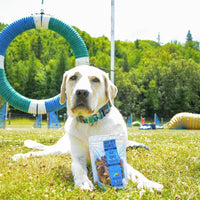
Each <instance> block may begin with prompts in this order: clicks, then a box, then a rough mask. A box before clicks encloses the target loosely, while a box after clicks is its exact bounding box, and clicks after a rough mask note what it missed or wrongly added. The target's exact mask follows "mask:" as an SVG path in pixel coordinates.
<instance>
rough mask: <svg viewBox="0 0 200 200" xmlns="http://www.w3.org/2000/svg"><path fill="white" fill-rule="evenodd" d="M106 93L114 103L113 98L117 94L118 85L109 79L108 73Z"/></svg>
mask: <svg viewBox="0 0 200 200" xmlns="http://www.w3.org/2000/svg"><path fill="white" fill-rule="evenodd" d="M105 90H106V91H105V93H106V97H107V98H108V100H109V101H110V104H111V105H112V100H113V99H114V98H115V97H116V96H117V92H118V90H117V87H116V86H115V85H114V84H113V83H112V82H111V81H110V80H109V78H108V75H107V74H106V76H105Z"/></svg>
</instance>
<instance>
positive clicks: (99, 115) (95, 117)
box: [76, 102, 111, 124]
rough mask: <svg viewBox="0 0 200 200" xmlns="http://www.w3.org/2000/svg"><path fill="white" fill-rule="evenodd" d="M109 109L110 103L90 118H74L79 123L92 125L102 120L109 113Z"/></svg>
mask: <svg viewBox="0 0 200 200" xmlns="http://www.w3.org/2000/svg"><path fill="white" fill-rule="evenodd" d="M110 107H111V105H110V102H108V103H107V104H106V105H104V106H103V107H102V108H100V109H99V111H98V112H97V113H96V114H94V115H92V116H91V117H88V118H85V117H83V116H78V117H76V120H77V121H78V122H80V123H85V124H93V123H94V122H97V121H98V120H99V119H103V118H104V117H105V116H106V115H107V114H108V113H109V112H110Z"/></svg>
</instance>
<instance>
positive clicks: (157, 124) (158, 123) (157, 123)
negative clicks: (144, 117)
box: [154, 113, 164, 129]
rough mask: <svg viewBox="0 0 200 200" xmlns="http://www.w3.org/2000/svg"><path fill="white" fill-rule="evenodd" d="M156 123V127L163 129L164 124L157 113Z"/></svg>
mask: <svg viewBox="0 0 200 200" xmlns="http://www.w3.org/2000/svg"><path fill="white" fill-rule="evenodd" d="M154 123H155V125H156V129H163V128H164V126H162V124H161V122H160V119H159V117H158V115H157V114H156V113H155V114H154Z"/></svg>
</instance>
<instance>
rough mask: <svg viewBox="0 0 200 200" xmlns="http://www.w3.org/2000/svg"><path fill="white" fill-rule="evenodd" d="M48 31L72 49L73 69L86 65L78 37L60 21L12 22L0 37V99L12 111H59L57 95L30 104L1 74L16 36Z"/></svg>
mask: <svg viewBox="0 0 200 200" xmlns="http://www.w3.org/2000/svg"><path fill="white" fill-rule="evenodd" d="M35 28H40V29H49V30H53V31H55V32H57V33H59V34H60V35H62V36H63V37H64V38H65V39H66V40H67V42H68V43H69V44H70V46H71V47H72V49H73V52H74V54H75V59H76V66H78V65H83V64H89V57H88V51H87V48H86V45H85V43H84V41H83V40H82V38H81V37H80V35H79V34H78V33H77V32H76V31H75V30H74V29H73V28H72V27H70V26H68V25H67V24H65V23H63V22H62V21H60V20H58V19H55V18H53V17H51V16H48V15H35V16H30V17H25V18H22V19H20V20H18V21H15V22H13V23H12V24H10V25H9V26H7V27H6V28H4V29H3V31H2V32H1V33H0V95H1V96H2V97H3V98H4V99H5V100H6V101H7V102H8V103H9V104H10V105H12V106H13V107H15V108H17V109H19V110H21V111H23V112H27V113H32V114H45V113H49V112H52V111H56V110H59V109H61V108H63V107H64V106H65V104H63V105H61V104H60V102H59V100H60V94H58V95H57V96H55V97H52V98H50V99H44V100H34V99H29V98H27V97H24V96H22V95H21V94H19V93H18V92H17V91H15V90H14V89H13V88H12V86H11V85H10V83H9V82H8V80H7V78H6V75H5V70H4V58H5V53H6V50H7V48H8V46H9V45H10V43H11V42H12V40H13V39H14V38H15V37H17V36H18V35H19V34H21V33H23V32H24V31H27V30H30V29H35Z"/></svg>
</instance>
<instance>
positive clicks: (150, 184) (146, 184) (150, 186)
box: [137, 179, 163, 191]
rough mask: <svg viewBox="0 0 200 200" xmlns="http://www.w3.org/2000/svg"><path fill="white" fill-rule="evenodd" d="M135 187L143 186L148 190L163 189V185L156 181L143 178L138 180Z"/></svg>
mask: <svg viewBox="0 0 200 200" xmlns="http://www.w3.org/2000/svg"><path fill="white" fill-rule="evenodd" d="M137 188H139V189H141V188H145V189H148V190H150V191H153V189H154V190H157V191H161V190H162V189H163V185H161V184H159V183H156V182H154V181H151V180H148V179H145V180H143V181H139V182H138V185H137Z"/></svg>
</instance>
